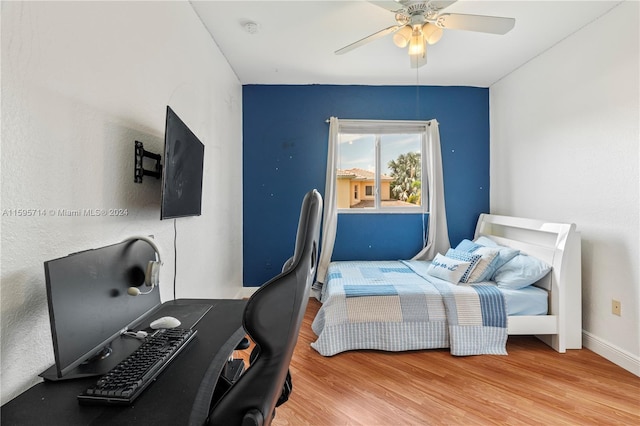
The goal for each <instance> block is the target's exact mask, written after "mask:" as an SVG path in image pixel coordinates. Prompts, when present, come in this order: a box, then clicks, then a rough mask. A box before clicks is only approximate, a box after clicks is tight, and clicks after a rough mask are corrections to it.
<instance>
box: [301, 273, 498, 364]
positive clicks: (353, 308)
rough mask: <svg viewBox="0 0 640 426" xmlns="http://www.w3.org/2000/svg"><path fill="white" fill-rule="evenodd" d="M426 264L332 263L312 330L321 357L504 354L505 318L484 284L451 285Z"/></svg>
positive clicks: (495, 293) (494, 295)
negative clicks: (439, 351) (430, 351)
mask: <svg viewBox="0 0 640 426" xmlns="http://www.w3.org/2000/svg"><path fill="white" fill-rule="evenodd" d="M428 266H429V262H425V261H381V262H334V263H332V264H331V265H330V267H329V274H328V276H329V279H328V282H327V283H326V284H325V286H324V287H323V290H322V302H323V306H322V308H321V309H320V311H319V312H318V315H317V316H316V319H315V320H314V323H313V330H314V331H315V332H316V334H317V335H318V340H317V341H316V342H314V343H313V344H312V347H314V348H315V349H316V350H318V352H320V353H321V354H322V355H334V354H336V353H339V352H342V351H345V350H351V349H381V350H391V351H399V350H410V349H422V348H425V349H427V348H442V347H449V348H450V351H451V353H452V354H453V355H476V354H506V341H507V314H506V309H505V305H504V300H503V296H502V293H500V291H499V290H498V289H497V288H495V287H494V286H492V285H471V286H467V285H454V284H451V283H448V282H446V281H443V280H440V279H438V278H435V277H432V276H430V275H428V274H426V270H427V268H428Z"/></svg>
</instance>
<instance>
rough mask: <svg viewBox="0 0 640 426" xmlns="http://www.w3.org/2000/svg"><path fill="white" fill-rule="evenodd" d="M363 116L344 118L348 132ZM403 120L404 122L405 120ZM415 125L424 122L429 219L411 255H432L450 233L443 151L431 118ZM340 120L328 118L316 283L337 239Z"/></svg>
mask: <svg viewBox="0 0 640 426" xmlns="http://www.w3.org/2000/svg"><path fill="white" fill-rule="evenodd" d="M370 123H371V121H366V120H346V121H345V124H346V126H347V128H345V129H344V130H345V131H347V132H358V131H361V130H362V127H361V126H366V125H367V124H370ZM375 124H376V126H377V128H378V129H381V128H382V129H383V131H385V130H388V131H394V130H395V131H397V128H396V127H394V126H393V125H394V122H387V124H388V126H389V129H385V128H384V126H382V125H381V122H375ZM403 124H405V125H406V124H407V122H404V123H403ZM413 124H415V125H416V126H418V127H421V128H423V129H424V128H425V127H424V126H425V124H426V149H427V152H428V155H427V157H428V158H429V164H428V166H427V170H426V172H427V176H428V185H429V223H428V232H427V234H428V237H427V239H426V242H425V247H424V249H423V250H421V251H420V253H418V254H417V255H416V256H415V257H414V259H422V260H427V259H429V260H430V259H433V257H434V256H435V255H436V253H438V252H440V253H445V252H446V251H447V250H448V249H449V233H448V231H447V217H446V212H445V205H444V185H443V182H442V154H441V152H440V131H439V129H438V122H437V121H436V120H430V121H428V122H416V123H413ZM340 132H341V129H340V121H339V120H338V118H336V117H331V118H330V119H329V149H328V154H327V180H326V182H325V193H324V216H323V224H322V243H321V246H320V250H321V252H320V260H319V262H318V274H317V278H316V279H317V281H318V283H324V282H325V279H326V276H327V269H328V268H329V263H330V262H331V255H332V254H333V245H334V243H335V240H336V230H337V227H338V208H337V203H336V170H337V167H336V164H337V162H338V158H337V155H338V136H339V135H340Z"/></svg>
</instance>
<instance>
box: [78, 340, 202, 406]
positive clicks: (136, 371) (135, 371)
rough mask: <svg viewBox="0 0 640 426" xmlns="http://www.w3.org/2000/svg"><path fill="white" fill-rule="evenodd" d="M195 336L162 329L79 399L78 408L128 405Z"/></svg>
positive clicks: (79, 396)
mask: <svg viewBox="0 0 640 426" xmlns="http://www.w3.org/2000/svg"><path fill="white" fill-rule="evenodd" d="M195 335H196V330H190V329H183V328H171V329H161V330H157V331H156V332H154V334H152V335H150V336H149V337H147V338H145V340H144V342H143V343H142V345H140V346H139V347H138V349H136V350H135V351H134V352H133V353H131V355H129V356H128V357H127V358H125V359H124V360H122V361H121V362H120V363H119V364H118V365H116V366H115V367H113V368H112V369H111V370H110V371H109V372H108V373H106V374H105V375H104V376H102V377H100V379H98V381H97V382H96V384H95V385H93V386H90V387H89V388H87V389H86V390H85V391H84V392H83V393H81V394H80V395H78V401H79V402H80V403H81V404H118V405H129V404H131V403H132V402H133V401H134V400H135V399H136V398H137V397H138V396H139V395H140V394H141V393H142V391H143V390H144V389H145V388H146V387H147V386H149V385H150V384H151V383H152V382H153V381H154V380H155V378H156V377H157V376H158V374H160V373H161V372H162V371H163V370H164V369H165V368H166V367H167V366H168V365H169V363H170V362H171V361H173V359H174V358H175V357H176V356H177V355H178V354H179V353H180V352H181V351H182V350H183V349H184V348H185V347H186V345H187V343H189V342H190V341H191V339H193V338H194V337H195Z"/></svg>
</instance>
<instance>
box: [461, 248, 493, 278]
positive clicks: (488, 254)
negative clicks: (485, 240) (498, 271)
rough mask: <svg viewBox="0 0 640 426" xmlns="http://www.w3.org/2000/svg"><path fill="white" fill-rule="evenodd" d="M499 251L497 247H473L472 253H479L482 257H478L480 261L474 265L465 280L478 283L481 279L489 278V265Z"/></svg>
mask: <svg viewBox="0 0 640 426" xmlns="http://www.w3.org/2000/svg"><path fill="white" fill-rule="evenodd" d="M499 253H500V250H499V249H498V248H491V247H484V246H483V247H478V248H477V249H475V250H474V251H473V254H479V255H481V256H482V257H481V258H480V261H479V262H478V264H477V265H476V267H475V268H474V269H473V271H472V272H471V275H469V279H468V280H467V282H470V283H478V282H481V281H487V280H489V279H490V278H491V276H490V275H489V273H488V272H491V269H490V268H489V267H490V266H491V265H492V264H493V261H494V259H495V258H496V256H497V255H498V254H499Z"/></svg>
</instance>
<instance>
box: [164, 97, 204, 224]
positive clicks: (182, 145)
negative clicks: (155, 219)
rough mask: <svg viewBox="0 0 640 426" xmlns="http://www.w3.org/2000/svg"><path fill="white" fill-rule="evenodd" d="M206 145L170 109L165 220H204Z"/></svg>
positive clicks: (165, 185) (165, 167) (166, 127)
mask: <svg viewBox="0 0 640 426" xmlns="http://www.w3.org/2000/svg"><path fill="white" fill-rule="evenodd" d="M203 165H204V145H203V144H202V142H200V140H199V139H198V137H197V136H196V135H195V134H194V133H193V132H192V131H191V130H190V129H189V128H188V127H187V125H186V124H184V122H183V121H182V120H181V119H180V117H178V115H177V114H176V113H175V112H174V111H173V110H172V109H171V107H169V106H167V119H166V126H165V136H164V165H163V168H162V204H161V207H160V218H161V219H173V218H178V217H186V216H200V214H201V211H202V174H203Z"/></svg>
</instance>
